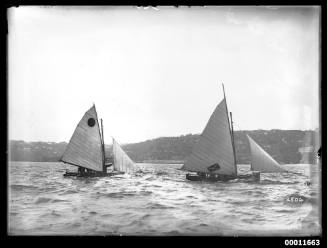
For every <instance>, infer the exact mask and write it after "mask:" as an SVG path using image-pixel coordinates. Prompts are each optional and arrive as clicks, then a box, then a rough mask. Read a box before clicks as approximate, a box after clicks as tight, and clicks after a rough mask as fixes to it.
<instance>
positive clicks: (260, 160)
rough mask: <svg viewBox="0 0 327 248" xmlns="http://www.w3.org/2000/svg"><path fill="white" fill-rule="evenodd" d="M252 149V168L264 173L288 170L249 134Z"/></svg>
mask: <svg viewBox="0 0 327 248" xmlns="http://www.w3.org/2000/svg"><path fill="white" fill-rule="evenodd" d="M247 137H248V140H249V143H250V149H251V170H253V171H260V172H262V173H273V172H287V170H285V169H283V168H282V167H281V166H280V165H279V164H278V163H277V161H275V160H274V159H273V158H272V157H271V156H270V155H269V154H268V153H267V152H266V151H265V150H263V149H262V148H261V147H260V146H259V145H258V144H257V143H256V142H255V141H254V140H253V139H251V137H250V136H249V135H247Z"/></svg>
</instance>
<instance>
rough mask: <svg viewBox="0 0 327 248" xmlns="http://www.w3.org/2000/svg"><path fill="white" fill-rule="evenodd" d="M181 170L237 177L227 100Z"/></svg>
mask: <svg viewBox="0 0 327 248" xmlns="http://www.w3.org/2000/svg"><path fill="white" fill-rule="evenodd" d="M216 164H217V165H216ZM181 169H182V170H188V171H194V172H206V173H215V174H221V175H236V166H235V157H234V152H233V146H232V137H231V133H230V127H229V119H228V115H227V107H226V100H225V98H224V99H223V100H222V101H221V102H220V103H219V104H218V106H217V107H216V109H215V111H214V112H213V114H212V115H211V117H210V119H209V121H208V123H207V125H206V127H205V129H204V130H203V132H202V134H201V136H200V140H199V141H198V143H196V144H195V146H194V148H193V151H192V153H191V155H190V156H189V157H188V159H187V160H186V163H185V164H184V165H183V167H182V168H181Z"/></svg>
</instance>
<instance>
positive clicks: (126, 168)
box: [112, 139, 137, 173]
mask: <svg viewBox="0 0 327 248" xmlns="http://www.w3.org/2000/svg"><path fill="white" fill-rule="evenodd" d="M112 147H113V154H114V165H113V166H114V169H115V170H117V171H121V172H125V173H131V172H133V171H135V170H136V169H137V167H136V165H135V164H134V162H133V161H132V159H131V158H130V157H129V156H128V155H127V154H126V153H125V152H124V150H123V149H122V148H121V147H120V145H119V144H118V142H117V141H116V140H115V139H113V141H112Z"/></svg>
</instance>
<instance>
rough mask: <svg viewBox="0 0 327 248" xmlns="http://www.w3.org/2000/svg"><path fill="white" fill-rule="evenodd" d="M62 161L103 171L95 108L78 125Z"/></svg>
mask: <svg viewBox="0 0 327 248" xmlns="http://www.w3.org/2000/svg"><path fill="white" fill-rule="evenodd" d="M61 161H62V162H64V163H69V164H72V165H76V166H81V167H84V168H87V169H91V170H95V171H102V168H103V151H102V145H101V136H100V128H99V123H98V117H97V113H96V109H95V106H93V107H92V108H90V109H89V110H88V111H87V112H86V113H85V114H84V116H83V118H82V119H81V120H80V122H79V123H78V125H77V127H76V129H75V131H74V133H73V136H72V137H71V139H70V141H69V143H68V145H67V147H66V150H65V152H64V154H63V156H62V158H61Z"/></svg>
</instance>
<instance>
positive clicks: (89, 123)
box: [87, 118, 95, 127]
mask: <svg viewBox="0 0 327 248" xmlns="http://www.w3.org/2000/svg"><path fill="white" fill-rule="evenodd" d="M87 125H89V127H93V126H94V125H95V120H94V118H89V119H88V120H87Z"/></svg>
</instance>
